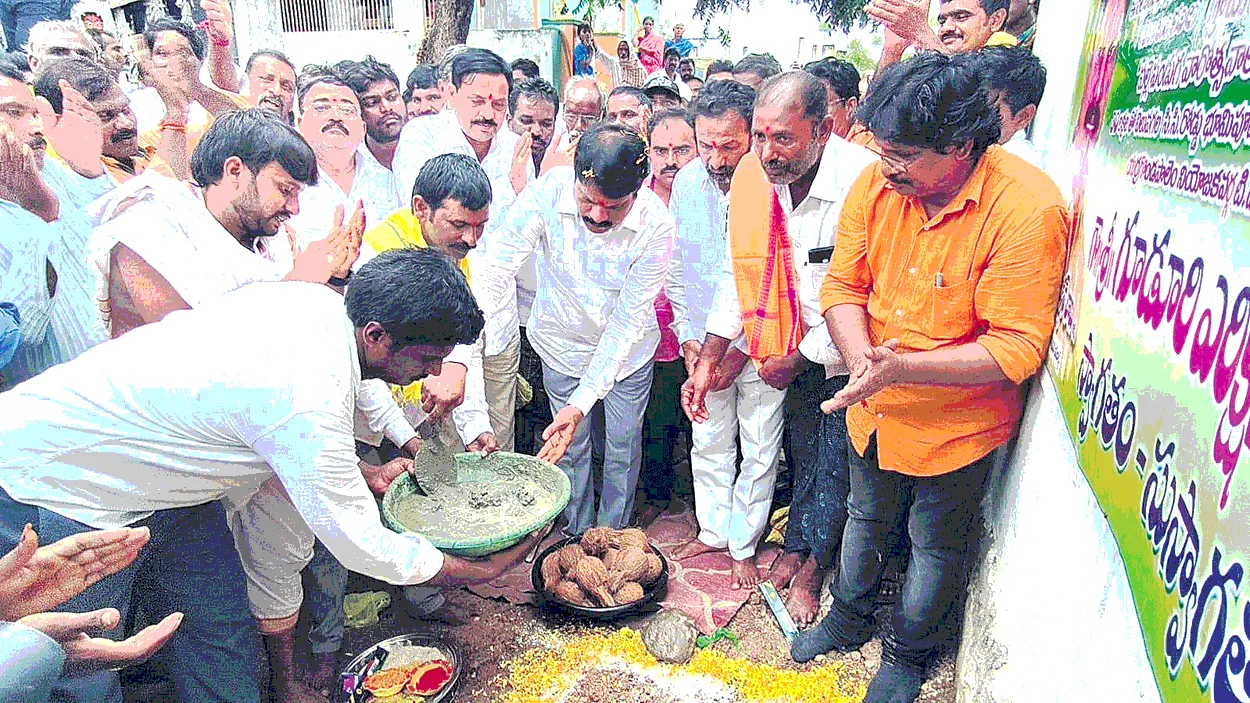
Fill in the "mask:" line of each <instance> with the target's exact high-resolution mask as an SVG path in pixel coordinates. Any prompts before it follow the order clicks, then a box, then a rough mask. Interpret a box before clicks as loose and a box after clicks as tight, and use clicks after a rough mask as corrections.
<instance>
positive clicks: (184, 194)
mask: <svg viewBox="0 0 1250 703" xmlns="http://www.w3.org/2000/svg"><path fill="white" fill-rule="evenodd" d="M95 217H96V221H97V222H99V225H98V226H97V227H96V229H95V232H93V233H92V237H91V246H90V247H89V253H88V259H89V260H90V264H91V268H92V270H93V272H94V274H95V277H96V278H95V287H94V290H95V292H96V300H97V301H98V302H99V304H100V310H101V316H102V317H103V318H104V322H105V325H107V324H108V315H107V313H106V312H104V311H105V310H107V309H108V308H109V304H108V297H109V283H108V281H109V262H110V254H111V252H112V250H113V247H114V246H116V245H117V244H119V243H121V244H125V245H126V246H127V247H128V248H129V249H130V250H131V251H133V252H134V253H135V254H137V255H138V256H139V257H140V258H142V259H143V260H144V261H146V262H147V263H148V264H150V265H151V266H152V268H154V269H156V270H157V272H159V273H160V274H161V276H163V277H164V278H165V280H166V281H168V282H169V284H170V285H171V286H173V288H174V290H176V291H178V295H180V296H182V299H183V300H184V301H186V303H187V305H189V306H191V307H192V308H198V307H200V306H201V305H204V304H205V303H207V302H209V301H211V300H214V299H216V298H219V297H220V296H222V295H225V294H226V293H229V292H231V291H233V290H236V289H238V288H241V287H243V286H245V285H248V284H250V283H255V282H258V281H280V280H282V278H283V277H284V276H286V274H287V273H288V272H289V270H290V267H289V266H287V267H283V266H281V265H278V264H274V263H273V262H271V261H270V260H269V259H267V258H265V257H264V256H263V255H262V254H261V253H260V252H252V251H248V250H247V249H245V248H243V247H242V246H241V245H240V244H239V241H238V240H237V239H235V238H234V236H233V235H232V234H230V233H229V232H228V231H226V229H225V228H224V227H222V226H221V223H220V222H218V221H217V218H215V217H213V214H212V213H211V212H209V210H208V208H207V207H205V206H204V200H203V198H202V197H201V195H200V192H199V191H198V190H197V189H195V188H193V187H191V186H189V185H186V184H183V183H179V182H177V181H173V180H170V179H167V178H162V177H160V176H157V175H147V174H145V175H141V176H138V177H136V178H132V179H131V180H130V181H127V182H126V183H125V184H124V185H123V186H121V187H120V188H118V189H117V190H116V191H115V192H114V193H113V194H112V195H110V197H108V198H105V199H103V200H101V201H100V203H99V204H98V205H97V207H96V208H95ZM270 239H272V238H270ZM257 242H258V244H260V245H261V246H264V245H266V244H276V246H277V247H281V246H286V243H285V242H278V243H272V242H267V241H266V239H259V240H257ZM271 314H273V313H272V312H270V311H265V310H255V311H252V315H253V316H255V317H267V316H269V315H271ZM356 425H357V427H358V428H359V430H360V431H359V432H358V433H357V435H358V436H359V438H360V439H361V441H363V442H366V443H368V444H372V445H374V446H377V444H379V443H380V442H381V437H382V436H385V437H386V438H388V439H390V440H391V441H392V442H394V443H395V445H396V446H400V447H402V446H404V444H405V443H407V442H408V441H409V440H411V439H412V438H413V437H415V436H416V431H415V430H414V429H413V428H412V425H411V424H409V422H408V420H407V418H406V417H405V416H404V413H403V411H402V410H400V408H399V406H398V405H397V404H396V403H395V399H394V397H393V396H392V395H391V392H390V389H389V388H388V387H387V386H386V384H385V383H384V382H382V381H379V380H376V379H371V380H367V381H365V382H364V383H362V384H361V391H360V397H359V398H358V399H357V417H356Z"/></svg>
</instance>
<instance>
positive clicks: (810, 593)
mask: <svg viewBox="0 0 1250 703" xmlns="http://www.w3.org/2000/svg"><path fill="white" fill-rule="evenodd" d="M824 580H825V572H824V571H823V570H822V569H821V568H820V565H819V564H817V563H816V559H815V557H808V558H807V561H805V562H803V566H802V567H801V568H800V569H799V572H798V573H797V574H795V575H794V580H793V581H792V582H791V583H790V593H789V595H787V596H786V609H787V610H789V611H790V616H791V617H793V618H794V624H795V625H798V626H799V627H800V628H807V627H811V626H812V623H814V622H816V615H817V614H819V613H820V586H821V584H822V583H824Z"/></svg>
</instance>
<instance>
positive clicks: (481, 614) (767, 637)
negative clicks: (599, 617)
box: [342, 589, 955, 703]
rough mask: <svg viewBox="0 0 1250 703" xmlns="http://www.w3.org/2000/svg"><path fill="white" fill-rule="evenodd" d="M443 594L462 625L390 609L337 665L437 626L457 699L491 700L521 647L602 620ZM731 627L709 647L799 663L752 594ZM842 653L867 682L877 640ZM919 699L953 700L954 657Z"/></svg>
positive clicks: (353, 637) (926, 702)
mask: <svg viewBox="0 0 1250 703" xmlns="http://www.w3.org/2000/svg"><path fill="white" fill-rule="evenodd" d="M396 595H398V594H396ZM447 600H448V602H449V603H452V604H454V606H456V607H457V608H460V609H462V610H464V611H467V612H469V613H472V614H473V615H472V620H471V621H470V622H469V623H467V624H465V625H462V626H456V627H449V628H429V627H420V626H415V623H414V621H413V620H411V619H409V618H407V617H406V616H404V615H402V614H400V612H399V609H397V608H395V607H391V608H388V609H387V610H386V611H384V612H383V613H382V616H381V622H380V623H379V624H378V625H376V626H374V627H368V628H363V629H359V630H350V629H349V630H348V632H347V638H346V641H345V642H344V651H343V653H342V656H343V659H342V663H344V664H345V663H347V662H348V661H350V660H351V658H352V657H354V656H355V655H356V654H357V653H359V652H360V651H362V650H363V649H365V648H367V647H369V646H370V645H372V644H374V643H375V642H378V641H380V640H383V639H386V638H388V637H393V636H395V635H399V634H405V633H409V632H417V631H420V632H431V631H435V632H439V633H441V635H442V636H445V637H446V638H447V639H448V640H450V641H451V642H452V643H453V644H455V645H456V647H457V648H459V649H460V651H461V654H462V655H463V656H464V657H465V659H466V662H465V666H464V669H463V671H464V673H463V677H462V679H461V682H460V685H459V689H458V690H457V694H456V700H457V701H461V702H464V703H493V702H494V701H495V700H497V699H498V698H499V695H500V692H501V691H502V687H503V686H504V684H505V682H506V678H507V670H506V668H505V664H506V663H507V662H509V661H511V660H512V659H513V658H514V657H516V656H518V655H519V654H521V653H522V652H524V651H527V650H528V649H531V648H533V647H535V646H538V643H539V642H540V641H541V640H542V639H543V638H544V635H545V634H547V633H549V632H552V631H556V632H559V633H561V634H565V635H576V634H582V633H587V632H592V631H594V630H595V629H596V628H604V626H603V625H597V624H595V623H591V622H585V621H577V620H571V619H569V617H568V616H566V615H563V614H560V613H554V612H550V611H545V610H539V609H537V608H534V607H531V606H517V605H511V604H508V603H505V602H502V601H495V600H488V599H484V598H479V597H477V596H475V595H473V594H471V593H469V592H468V591H465V590H462V589H461V590H456V591H454V592H450V593H448V594H447ZM640 622H641V621H640V620H636V619H635V620H632V621H631V620H624V621H621V622H619V623H616V624H615V626H617V627H619V626H625V625H634V626H637V625H638V624H640ZM729 629H730V630H732V631H733V632H734V634H736V635H737V636H738V638H739V646H738V647H736V648H735V647H734V646H733V645H731V644H730V643H729V642H727V641H721V642H718V643H717V644H715V645H713V647H715V648H717V649H720V650H721V651H723V652H725V653H726V654H727V655H729V656H734V657H746V658H748V659H750V660H752V661H755V662H758V663H764V664H768V665H771V666H775V667H778V668H783V669H800V668H803V667H802V666H800V665H798V664H795V663H794V662H793V661H792V660H791V659H790V655H789V646H788V644H787V642H786V639H785V637H784V636H783V635H782V634H781V630H780V629H778V627H777V625H776V622H775V621H774V620H773V616H772V613H770V612H769V611H768V608H767V606H765V605H764V603H763V599H762V598H760V597H759V595H758V594H757V595H755V596H753V597H752V599H751V601H750V602H748V603H747V605H746V606H745V607H744V608H743V609H742V610H741V611H740V612H739V613H738V615H737V616H736V617H735V618H734V619H733V620H732V621H731V622H730V623H729ZM843 658H844V659H845V660H846V661H847V662H848V663H849V664H850V666H851V667H853V669H854V670H855V671H856V673H857V675H859V676H862V678H863V680H864V681H867V680H869V679H870V678H871V677H872V674H873V673H874V672H875V671H876V670H877V667H878V666H880V663H881V644H880V642H879V641H877V640H874V641H872V642H870V643H869V644H868V645H866V646H865V647H864V648H863V650H862V651H861V652H853V653H851V654H848V655H845V656H844V657H843ZM817 663H822V662H817ZM919 700H920V703H954V700H955V672H954V662H953V660H950V659H947V660H945V661H943V662H942V664H941V666H939V667H938V669H937V670H936V671H935V672H934V675H933V677H932V678H931V679H930V681H929V683H928V684H926V685H925V688H924V690H923V691H922V692H921V696H920V699H919Z"/></svg>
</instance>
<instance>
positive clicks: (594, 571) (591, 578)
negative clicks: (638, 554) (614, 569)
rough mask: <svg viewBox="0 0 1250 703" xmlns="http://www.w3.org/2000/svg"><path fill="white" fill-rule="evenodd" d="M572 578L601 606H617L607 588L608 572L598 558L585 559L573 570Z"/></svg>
mask: <svg viewBox="0 0 1250 703" xmlns="http://www.w3.org/2000/svg"><path fill="white" fill-rule="evenodd" d="M571 576H572V577H573V580H574V581H577V585H579V586H581V587H582V588H584V589H586V591H587V592H588V593H590V595H592V596H594V597H595V599H596V600H598V601H599V604H600V605H602V606H604V607H607V608H610V607H612V606H614V605H616V601H614V600H613V599H612V594H611V593H609V592H608V588H607V583H608V570H607V569H606V568H605V567H604V566H603V562H602V561H600V560H599V559H598V558H597V557H583V558H582V560H581V561H579V562H577V566H576V567H574V568H573V573H572V574H571Z"/></svg>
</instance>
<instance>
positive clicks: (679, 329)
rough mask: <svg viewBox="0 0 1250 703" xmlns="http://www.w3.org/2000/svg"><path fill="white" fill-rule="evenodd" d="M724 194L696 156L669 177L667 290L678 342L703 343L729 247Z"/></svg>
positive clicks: (727, 203) (726, 198)
mask: <svg viewBox="0 0 1250 703" xmlns="http://www.w3.org/2000/svg"><path fill="white" fill-rule="evenodd" d="M728 206H729V196H728V195H726V194H725V193H722V192H721V190H720V188H719V187H718V186H717V185H716V183H715V181H713V180H712V179H711V177H710V176H709V175H708V172H707V168H705V167H704V165H703V161H702V160H701V159H695V160H694V161H691V162H690V163H689V164H688V165H687V166H686V167H685V168H683V169H682V170H681V171H679V172H678V173H677V177H676V178H674V179H673V195H672V197H671V198H669V201H668V207H669V210H670V211H671V212H672V213H673V221H674V222H675V223H676V225H677V238H676V242H675V244H674V246H673V262H672V265H671V266H670V267H669V270H668V283H667V287H666V289H665V290H666V294H667V295H668V299H669V301H670V302H671V303H672V304H673V333H674V334H676V335H677V341H678V343H680V344H685V343H686V342H689V341H691V340H694V341H697V342H700V343H702V342H703V338H704V336H705V335H706V334H707V316H708V311H709V310H711V308H712V301H713V300H714V299H715V297H716V287H717V285H718V284H719V283H720V279H721V276H722V275H723V273H724V270H725V252H726V251H728V248H729V245H728V233H727V231H726V208H728Z"/></svg>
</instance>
